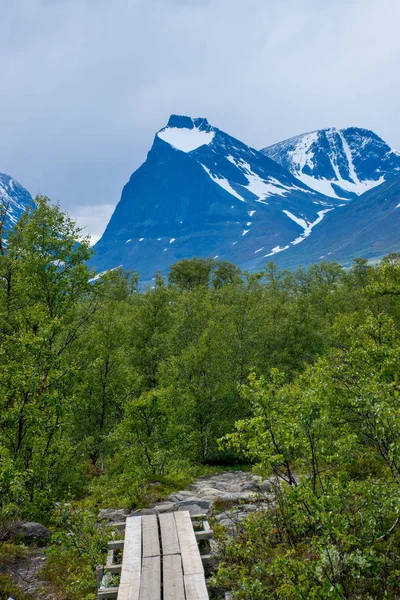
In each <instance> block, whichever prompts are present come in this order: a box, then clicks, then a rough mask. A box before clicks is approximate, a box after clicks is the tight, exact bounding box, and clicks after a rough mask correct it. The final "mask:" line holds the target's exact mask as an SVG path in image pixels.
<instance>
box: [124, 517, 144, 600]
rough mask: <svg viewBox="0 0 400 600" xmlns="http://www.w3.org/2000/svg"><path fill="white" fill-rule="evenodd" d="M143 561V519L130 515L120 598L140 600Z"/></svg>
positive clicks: (126, 531)
mask: <svg viewBox="0 0 400 600" xmlns="http://www.w3.org/2000/svg"><path fill="white" fill-rule="evenodd" d="M141 563H142V519H141V517H128V518H127V520H126V529H125V540H124V552H123V555H122V569H121V582H120V585H119V588H118V600H139V592H140V575H141V566H142V565H141Z"/></svg>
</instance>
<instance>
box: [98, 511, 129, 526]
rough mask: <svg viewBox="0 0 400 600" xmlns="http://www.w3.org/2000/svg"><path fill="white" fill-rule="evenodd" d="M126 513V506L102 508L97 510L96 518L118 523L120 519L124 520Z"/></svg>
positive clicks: (127, 512) (127, 513)
mask: <svg viewBox="0 0 400 600" xmlns="http://www.w3.org/2000/svg"><path fill="white" fill-rule="evenodd" d="M128 515H129V510H128V509H127V508H103V510H101V511H100V512H99V517H98V518H99V520H100V521H110V522H111V523H120V522H121V521H125V519H126V517H127V516H128Z"/></svg>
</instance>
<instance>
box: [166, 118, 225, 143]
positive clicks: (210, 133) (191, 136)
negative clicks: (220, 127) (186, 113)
mask: <svg viewBox="0 0 400 600" xmlns="http://www.w3.org/2000/svg"><path fill="white" fill-rule="evenodd" d="M214 136H215V131H214V130H213V128H212V127H211V126H210V125H209V123H208V121H207V119H201V118H199V119H192V118H191V117H180V116H178V115H172V116H171V117H170V119H169V122H168V125H167V126H166V127H164V128H163V129H161V130H160V131H159V132H158V133H157V137H159V138H160V139H162V140H163V141H164V142H167V144H170V145H171V146H173V147H174V148H176V149H177V150H181V151H182V152H192V150H196V149H197V148H200V146H203V145H208V144H210V143H211V142H212V141H213V139H214Z"/></svg>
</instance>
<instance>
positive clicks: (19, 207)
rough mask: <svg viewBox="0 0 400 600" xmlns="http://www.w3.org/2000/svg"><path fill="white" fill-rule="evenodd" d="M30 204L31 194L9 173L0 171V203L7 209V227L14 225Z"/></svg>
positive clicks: (31, 202)
mask: <svg viewBox="0 0 400 600" xmlns="http://www.w3.org/2000/svg"><path fill="white" fill-rule="evenodd" d="M32 204H33V199H32V196H31V195H30V193H29V192H28V191H27V190H26V189H25V188H24V187H22V185H21V184H20V183H18V182H17V181H15V179H13V178H12V177H10V176H9V175H5V174H4V173H0V205H1V206H3V207H5V208H6V210H7V216H6V227H7V228H8V227H10V226H12V225H14V224H15V223H16V222H17V221H18V219H19V218H20V216H21V215H22V213H23V212H24V211H25V210H26V209H27V208H28V206H31V205H32Z"/></svg>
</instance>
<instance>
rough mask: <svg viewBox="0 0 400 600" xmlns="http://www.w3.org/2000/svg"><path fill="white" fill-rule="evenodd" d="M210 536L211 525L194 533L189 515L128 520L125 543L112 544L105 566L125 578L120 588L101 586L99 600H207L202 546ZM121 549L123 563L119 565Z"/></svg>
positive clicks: (168, 515)
mask: <svg viewBox="0 0 400 600" xmlns="http://www.w3.org/2000/svg"><path fill="white" fill-rule="evenodd" d="M211 534H212V532H211V530H210V529H209V526H208V522H207V521H203V530H202V531H196V532H195V531H194V528H193V524H192V519H191V517H190V514H189V512H187V511H178V512H172V513H163V514H160V515H146V516H141V517H128V518H127V520H126V524H125V539H124V540H118V541H114V542H110V543H109V553H108V560H107V564H106V565H105V567H104V569H105V570H106V571H108V572H111V573H120V574H121V577H120V583H119V586H118V587H112V588H101V587H100V589H99V591H98V596H97V598H98V600H105V599H112V598H114V599H117V600H208V592H207V587H206V581H205V574H204V567H203V560H202V557H201V556H200V551H199V547H198V543H197V542H198V539H204V538H207V537H209V536H210V535H211ZM120 549H123V554H122V563H121V564H116V563H115V562H114V559H115V554H116V550H120ZM203 558H205V559H206V558H208V557H203ZM104 569H102V570H101V572H100V578H101V577H102V576H103V573H104Z"/></svg>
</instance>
